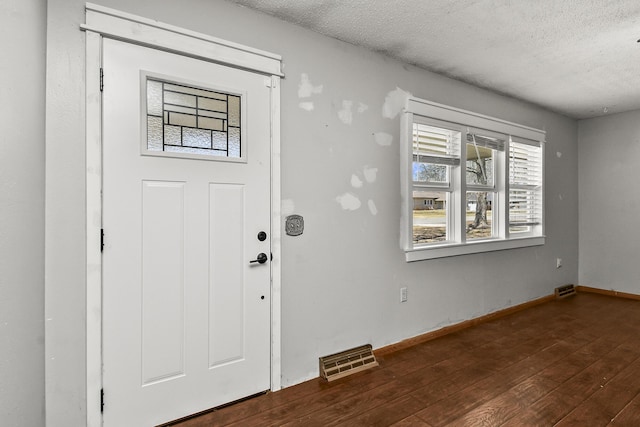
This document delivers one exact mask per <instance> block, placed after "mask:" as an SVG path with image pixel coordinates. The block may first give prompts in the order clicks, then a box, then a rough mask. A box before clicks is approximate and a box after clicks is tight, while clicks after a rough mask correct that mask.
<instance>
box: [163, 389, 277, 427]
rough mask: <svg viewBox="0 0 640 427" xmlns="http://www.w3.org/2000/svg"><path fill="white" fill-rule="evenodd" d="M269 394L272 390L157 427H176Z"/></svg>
mask: <svg viewBox="0 0 640 427" xmlns="http://www.w3.org/2000/svg"><path fill="white" fill-rule="evenodd" d="M269 392H270V390H265V391H261V392H259V393H256V394H252V395H251V396H247V397H243V398H241V399H238V400H234V401H233V402H229V403H225V404H223V405H219V406H216V407H215V408H211V409H206V410H204V411H200V412H198V413H195V414H191V415H187V416H186V417H182V418H179V419H177V420H173V421H170V422H168V423H164V424H159V425H158V426H156V427H171V426H175V425H178V424H180V423H183V422H185V421H187V420H190V419H191V418H196V417H199V416H201V415H205V414H208V413H210V412H215V411H219V410H221V409H224V408H228V407H229V406H233V405H236V404H238V403H242V402H246V401H247V400H251V399H254V398H256V397H260V396H264V395H265V394H267V393H269Z"/></svg>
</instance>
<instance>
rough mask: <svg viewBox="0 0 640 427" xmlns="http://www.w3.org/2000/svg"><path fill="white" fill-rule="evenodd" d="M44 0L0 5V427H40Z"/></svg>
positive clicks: (10, 1) (8, 0) (15, 0)
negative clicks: (2, 426) (0, 58)
mask: <svg viewBox="0 0 640 427" xmlns="http://www.w3.org/2000/svg"><path fill="white" fill-rule="evenodd" d="M45 25H46V5H45V1H44V0H5V1H2V2H0V52H2V60H0V82H2V83H1V84H0V129H2V133H1V135H2V137H1V140H0V424H1V425H6V426H39V425H44V95H45V87H44V72H45V40H46V39H45Z"/></svg>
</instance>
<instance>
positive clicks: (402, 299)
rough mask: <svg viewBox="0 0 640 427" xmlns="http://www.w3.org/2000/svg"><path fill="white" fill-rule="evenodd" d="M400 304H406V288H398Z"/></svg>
mask: <svg viewBox="0 0 640 427" xmlns="http://www.w3.org/2000/svg"><path fill="white" fill-rule="evenodd" d="M400 302H407V288H406V287H404V288H400Z"/></svg>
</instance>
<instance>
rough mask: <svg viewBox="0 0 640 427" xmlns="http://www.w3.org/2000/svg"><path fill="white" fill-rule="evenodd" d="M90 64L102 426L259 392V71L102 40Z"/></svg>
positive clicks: (263, 128) (262, 343)
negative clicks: (99, 72)
mask: <svg viewBox="0 0 640 427" xmlns="http://www.w3.org/2000/svg"><path fill="white" fill-rule="evenodd" d="M103 67H104V92H103V228H104V252H103V261H102V262H103V272H102V274H103V309H102V316H103V323H102V324H103V335H102V336H103V387H104V396H105V405H104V414H103V420H104V425H105V426H148V425H156V424H159V423H164V422H168V421H171V420H174V419H177V418H180V417H184V416H187V415H190V414H193V413H196V412H199V411H202V410H206V409H209V408H212V407H215V406H218V405H220V404H223V403H227V402H230V401H233V400H236V399H239V398H242V397H245V396H248V395H251V394H254V393H257V392H261V391H264V390H268V389H269V388H270V264H271V263H270V253H271V252H270V245H271V243H270V242H271V236H270V117H271V116H270V88H269V87H268V86H269V85H268V84H267V82H268V81H269V79H266V78H265V77H264V76H262V75H259V74H255V73H252V72H249V71H243V70H238V69H233V68H229V67H226V66H222V65H217V64H213V63H209V62H205V61H200V60H196V59H193V58H189V57H184V56H180V55H176V54H172V53H167V52H163V51H159V50H154V49H150V48H145V47H141V46H136V45H133V44H128V43H124V42H119V41H114V40H109V39H105V40H104V45H103ZM89 220H91V219H89ZM259 254H264V255H263V256H262V255H259ZM255 260H259V262H251V261H255Z"/></svg>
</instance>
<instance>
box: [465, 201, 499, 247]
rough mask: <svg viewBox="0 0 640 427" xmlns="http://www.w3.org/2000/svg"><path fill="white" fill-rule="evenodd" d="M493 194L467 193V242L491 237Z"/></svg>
mask: <svg viewBox="0 0 640 427" xmlns="http://www.w3.org/2000/svg"><path fill="white" fill-rule="evenodd" d="M493 199H494V195H493V193H490V192H486V191H467V215H466V217H467V218H466V232H467V240H473V239H488V238H491V237H493V226H492V217H493V209H492V207H493Z"/></svg>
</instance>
